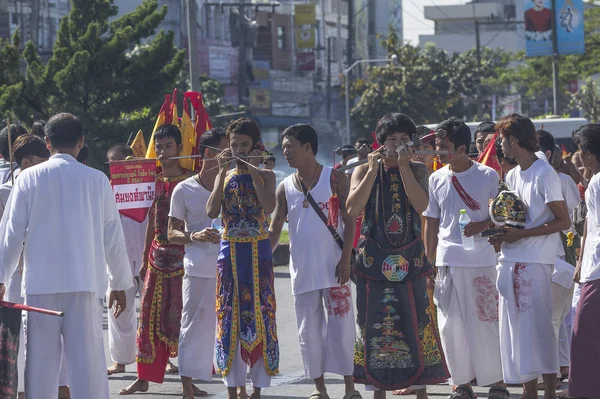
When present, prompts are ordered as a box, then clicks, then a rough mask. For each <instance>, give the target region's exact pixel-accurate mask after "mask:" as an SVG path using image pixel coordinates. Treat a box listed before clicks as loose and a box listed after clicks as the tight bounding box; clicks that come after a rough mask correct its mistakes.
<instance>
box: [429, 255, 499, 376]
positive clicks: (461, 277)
mask: <svg viewBox="0 0 600 399" xmlns="http://www.w3.org/2000/svg"><path fill="white" fill-rule="evenodd" d="M496 274H497V273H496V267H495V266H487V267H476V268H471V267H448V266H442V267H438V275H437V278H436V286H435V291H437V295H434V297H435V298H436V302H437V306H438V325H439V330H440V338H441V341H442V347H443V348H444V353H445V355H446V363H447V364H448V370H449V371H450V376H451V381H452V382H451V383H452V384H454V385H460V384H468V383H469V382H471V381H472V380H473V379H477V384H478V385H479V386H486V385H491V384H494V383H496V382H499V381H502V360H501V357H500V330H499V326H498V299H497V298H498V291H497V290H496Z"/></svg>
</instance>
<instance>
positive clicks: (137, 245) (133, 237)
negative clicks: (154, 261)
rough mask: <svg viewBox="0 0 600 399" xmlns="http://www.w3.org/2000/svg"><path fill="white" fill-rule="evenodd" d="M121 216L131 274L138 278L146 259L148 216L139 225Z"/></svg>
mask: <svg viewBox="0 0 600 399" xmlns="http://www.w3.org/2000/svg"><path fill="white" fill-rule="evenodd" d="M120 216H121V226H122V227H123V234H124V235H125V247H126V248H127V255H128V259H129V264H130V265H131V272H132V273H133V276H134V277H137V276H139V275H140V268H141V267H142V262H143V258H144V246H145V245H146V228H147V227H148V217H147V216H146V219H144V221H143V222H142V223H138V222H136V221H135V220H133V219H131V218H128V217H127V216H123V215H120Z"/></svg>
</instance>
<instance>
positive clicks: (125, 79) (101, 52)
mask: <svg viewBox="0 0 600 399" xmlns="http://www.w3.org/2000/svg"><path fill="white" fill-rule="evenodd" d="M166 13H167V9H166V6H164V7H162V8H160V9H159V8H158V2H157V0H144V1H143V2H142V4H140V5H139V6H138V7H137V8H136V9H135V11H133V12H131V13H129V14H126V15H123V16H122V17H120V18H117V19H115V20H113V21H112V22H109V19H110V18H111V17H114V16H115V15H117V7H116V6H115V5H114V3H113V1H112V0H71V12H70V14H69V15H68V16H66V17H64V18H63V19H62V20H61V23H60V28H59V31H58V34H57V39H56V42H55V44H54V48H53V51H52V56H51V58H50V59H49V61H48V62H47V63H45V64H44V63H43V62H42V59H41V58H40V56H39V55H38V54H37V52H36V49H35V46H34V45H33V43H31V42H29V43H27V44H26V46H25V48H24V49H23V50H22V51H21V50H19V46H20V43H19V41H18V38H17V35H15V36H14V37H13V39H12V43H10V42H6V41H5V42H3V43H1V44H0V45H1V48H0V55H5V54H7V55H8V58H7V59H6V60H5V61H0V63H2V64H1V66H2V67H3V68H2V71H3V72H1V73H0V76H1V77H0V85H1V86H0V109H5V110H10V113H11V114H12V116H13V117H16V118H17V119H19V120H21V121H23V122H24V123H27V124H29V123H31V122H32V121H33V120H34V119H38V118H42V119H48V118H49V117H50V116H52V115H54V114H56V113H58V112H70V113H73V114H75V115H77V116H78V117H80V118H81V120H82V121H83V123H84V125H85V128H86V137H87V140H86V141H87V143H88V144H89V145H90V147H91V148H92V149H93V150H94V151H93V154H94V159H93V161H95V162H94V164H95V165H96V166H99V164H101V163H102V160H103V157H104V151H105V150H106V148H107V147H108V146H109V145H110V144H112V143H114V142H116V141H124V140H126V139H127V136H128V135H129V133H130V130H129V129H130V128H131V127H132V126H131V125H133V124H138V123H140V122H142V121H146V123H148V121H149V120H151V119H152V116H151V115H152V114H154V118H155V115H156V113H154V112H150V111H149V110H148V109H149V108H150V107H152V106H153V105H154V104H156V103H157V102H158V101H160V100H161V99H162V98H163V94H164V93H167V92H170V91H171V90H172V88H173V86H174V84H175V82H176V79H177V77H178V76H179V74H180V72H181V68H182V66H183V63H184V52H183V51H178V50H177V49H176V48H175V46H174V44H173V33H172V32H168V33H167V32H164V31H160V32H158V33H157V34H156V35H155V36H153V35H154V34H155V33H156V32H155V31H156V29H157V27H158V26H159V25H160V23H161V22H162V21H163V19H164V18H165V15H166ZM152 36H153V37H152ZM150 37H152V39H149V38H150ZM142 42H145V43H146V44H145V45H144V46H139V47H138V49H137V51H131V52H129V53H128V51H130V50H132V49H134V48H135V47H136V45H140V44H141V43H142ZM3 58H4V57H3ZM21 60H23V61H24V63H25V66H26V67H25V70H24V72H21V71H19V64H20V62H21ZM4 63H6V65H7V69H5V68H4ZM152 111H154V110H152ZM156 111H157V110H156ZM138 128H139V127H138Z"/></svg>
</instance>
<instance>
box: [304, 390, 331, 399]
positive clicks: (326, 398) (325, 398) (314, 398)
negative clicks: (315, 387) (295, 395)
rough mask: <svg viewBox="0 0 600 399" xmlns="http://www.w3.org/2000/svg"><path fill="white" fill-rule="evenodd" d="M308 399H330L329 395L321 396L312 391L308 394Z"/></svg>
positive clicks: (317, 392)
mask: <svg viewBox="0 0 600 399" xmlns="http://www.w3.org/2000/svg"><path fill="white" fill-rule="evenodd" d="M308 399H330V398H329V395H327V394H322V393H321V392H319V391H313V393H311V394H310V396H309V397H308Z"/></svg>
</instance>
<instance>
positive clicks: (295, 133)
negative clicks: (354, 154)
mask: <svg viewBox="0 0 600 399" xmlns="http://www.w3.org/2000/svg"><path fill="white" fill-rule="evenodd" d="M286 137H292V138H295V139H296V140H298V141H299V142H300V144H302V145H304V144H306V143H308V144H310V148H311V149H312V152H313V154H315V155H317V152H318V151H319V137H318V136H317V132H316V131H315V129H313V127H312V126H311V125H309V124H307V123H296V124H295V125H292V126H290V127H288V128H286V129H285V130H284V131H283V133H281V139H282V140H283V139H284V138H286ZM357 141H358V140H357ZM350 147H352V150H354V151H356V150H355V149H354V147H353V146H350Z"/></svg>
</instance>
